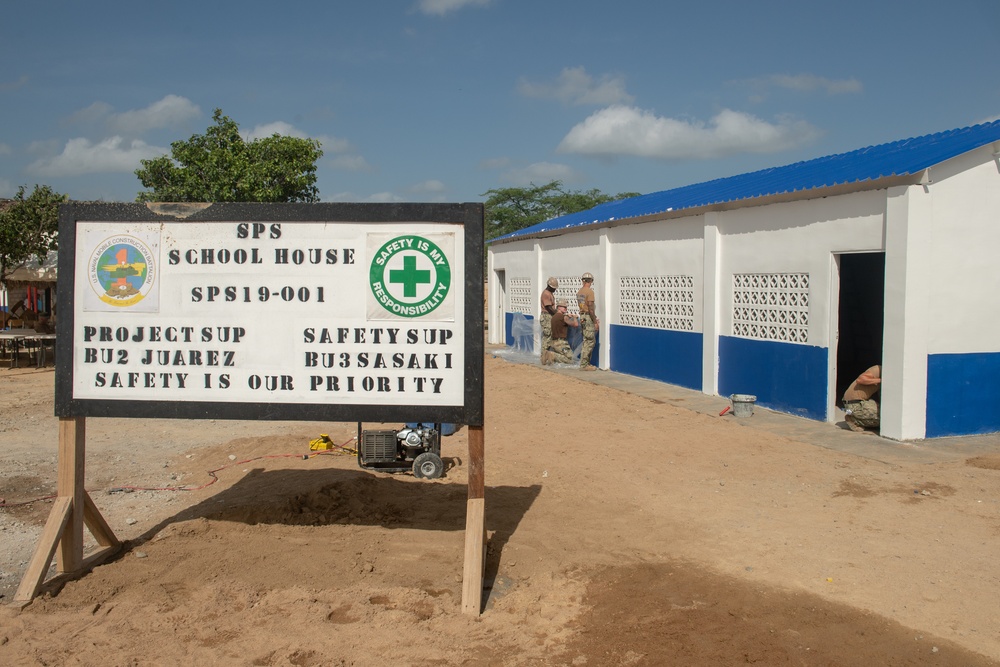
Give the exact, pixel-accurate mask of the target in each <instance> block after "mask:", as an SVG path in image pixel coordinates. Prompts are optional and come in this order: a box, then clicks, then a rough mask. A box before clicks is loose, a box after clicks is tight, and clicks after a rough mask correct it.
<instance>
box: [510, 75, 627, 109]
mask: <svg viewBox="0 0 1000 667" xmlns="http://www.w3.org/2000/svg"><path fill="white" fill-rule="evenodd" d="M517 90H518V92H519V93H521V94H522V95H524V96H525V97H535V98H540V99H556V100H559V101H560V102H562V103H563V104H571V105H597V106H604V105H609V104H621V103H625V102H631V101H632V100H633V99H635V98H633V97H632V96H631V95H629V94H628V93H627V92H626V91H625V80H624V79H623V78H622V77H620V76H610V75H607V74H605V75H604V76H602V77H601V79H600V80H599V81H595V80H594V78H593V77H592V76H590V75H589V74H587V70H586V69H584V68H583V67H567V68H565V69H563V71H562V72H560V73H559V76H558V78H557V79H556V80H555V81H554V82H553V83H531V82H529V81H525V80H524V79H521V80H520V81H519V82H518V84H517Z"/></svg>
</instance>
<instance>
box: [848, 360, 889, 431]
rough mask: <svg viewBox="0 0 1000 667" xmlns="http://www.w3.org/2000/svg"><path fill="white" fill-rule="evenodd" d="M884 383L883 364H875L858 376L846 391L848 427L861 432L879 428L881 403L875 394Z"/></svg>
mask: <svg viewBox="0 0 1000 667" xmlns="http://www.w3.org/2000/svg"><path fill="white" fill-rule="evenodd" d="M881 384H882V366H881V365H875V366H872V367H871V368H869V369H868V370H866V371H865V372H864V373H862V374H861V375H859V376H858V378H857V379H856V380H855V381H854V382H852V383H851V386H850V387H848V388H847V391H845V392H844V412H845V413H846V415H847V416H846V421H847V427H848V428H849V429H851V430H852V431H857V432H859V433H861V432H864V431H865V429H869V428H878V426H879V424H880V423H881V421H880V419H879V405H878V403H877V402H876V401H875V399H874V398H872V397H873V396H875V394H876V392H878V390H879V388H880V387H881Z"/></svg>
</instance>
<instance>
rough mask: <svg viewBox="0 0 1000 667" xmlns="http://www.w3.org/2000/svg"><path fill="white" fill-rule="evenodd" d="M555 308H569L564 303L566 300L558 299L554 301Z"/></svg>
mask: <svg viewBox="0 0 1000 667" xmlns="http://www.w3.org/2000/svg"><path fill="white" fill-rule="evenodd" d="M556 308H569V304H568V303H566V299H559V300H558V301H556Z"/></svg>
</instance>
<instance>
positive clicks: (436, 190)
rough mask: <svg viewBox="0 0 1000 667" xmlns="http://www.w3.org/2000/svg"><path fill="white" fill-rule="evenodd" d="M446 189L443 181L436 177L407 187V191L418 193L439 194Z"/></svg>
mask: <svg viewBox="0 0 1000 667" xmlns="http://www.w3.org/2000/svg"><path fill="white" fill-rule="evenodd" d="M447 189H448V188H447V187H446V186H445V184H444V183H442V182H441V181H438V180H436V179H429V180H426V181H423V182H422V183H417V184H415V185H411V186H410V187H409V188H407V190H408V191H409V192H413V193H419V194H441V193H443V192H445V191H446V190H447Z"/></svg>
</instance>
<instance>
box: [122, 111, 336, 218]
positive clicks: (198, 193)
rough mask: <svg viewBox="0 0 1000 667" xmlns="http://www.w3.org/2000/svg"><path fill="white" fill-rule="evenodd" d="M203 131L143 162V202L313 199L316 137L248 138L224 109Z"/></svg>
mask: <svg viewBox="0 0 1000 667" xmlns="http://www.w3.org/2000/svg"><path fill="white" fill-rule="evenodd" d="M212 119H213V120H214V121H215V124H214V125H210V126H209V127H208V129H207V130H206V131H205V134H195V135H193V136H192V137H191V138H190V139H188V140H187V141H175V142H173V143H172V144H170V152H171V155H163V156H161V157H158V158H155V159H153V160H142V161H141V162H142V167H141V168H140V169H136V171H135V175H136V176H138V177H139V181H140V182H141V183H142V185H143V187H145V188H148V190H145V191H143V192H140V193H139V194H138V196H137V197H136V201H141V202H146V201H150V202H246V201H254V202H314V201H318V200H319V190H318V189H317V188H316V161H317V160H319V158H320V157H322V155H323V151H322V150H320V143H319V141H317V140H316V139H299V138H297V137H284V136H281V135H278V134H274V135H272V136H270V137H265V138H263V139H254V140H253V141H244V140H243V137H241V136H240V128H239V125H237V124H236V122H235V121H234V120H233V119H231V118H229V117H228V116H223V115H222V110H221V109H216V110H215V113H214V114H212Z"/></svg>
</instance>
